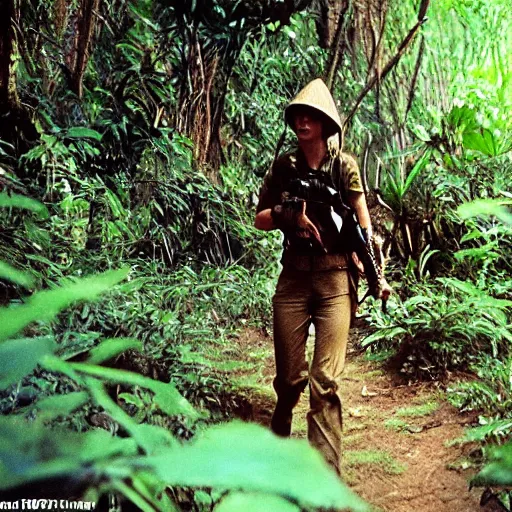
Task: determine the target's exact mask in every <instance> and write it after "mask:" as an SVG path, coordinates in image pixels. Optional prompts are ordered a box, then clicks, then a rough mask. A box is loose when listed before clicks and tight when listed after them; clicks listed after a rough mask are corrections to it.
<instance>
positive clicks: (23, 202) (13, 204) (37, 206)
mask: <svg viewBox="0 0 512 512" xmlns="http://www.w3.org/2000/svg"><path fill="white" fill-rule="evenodd" d="M0 208H19V209H22V210H30V211H32V212H34V213H38V214H39V216H40V217H41V218H42V219H46V218H47V217H48V210H47V209H46V206H45V205H44V204H42V203H40V202H39V201H36V200H35V199H31V198H30V197H25V196H22V195H19V194H7V193H6V192H0Z"/></svg>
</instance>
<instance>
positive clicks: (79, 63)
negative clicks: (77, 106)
mask: <svg viewBox="0 0 512 512" xmlns="http://www.w3.org/2000/svg"><path fill="white" fill-rule="evenodd" d="M98 4H99V0H81V3H80V13H79V17H78V23H77V25H78V27H77V29H78V30H77V34H76V45H75V48H74V56H73V57H74V62H73V67H72V74H71V84H70V86H71V90H72V91H73V92H74V93H75V94H76V95H77V96H78V97H79V98H82V95H83V77H84V73H85V68H86V66H87V61H88V60H89V47H90V45H91V36H92V33H93V29H94V20H95V15H94V11H97V9H98Z"/></svg>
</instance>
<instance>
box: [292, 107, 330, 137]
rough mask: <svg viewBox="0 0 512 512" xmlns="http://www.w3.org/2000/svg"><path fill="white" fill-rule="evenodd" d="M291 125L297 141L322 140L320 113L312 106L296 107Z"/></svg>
mask: <svg viewBox="0 0 512 512" xmlns="http://www.w3.org/2000/svg"><path fill="white" fill-rule="evenodd" d="M293 127H294V128H295V133H296V135H297V139H299V142H315V141H317V140H318V141H320V140H323V137H322V114H321V113H319V112H317V111H316V110H315V109H313V108H307V107H304V108H298V109H297V111H296V112H295V113H294V117H293Z"/></svg>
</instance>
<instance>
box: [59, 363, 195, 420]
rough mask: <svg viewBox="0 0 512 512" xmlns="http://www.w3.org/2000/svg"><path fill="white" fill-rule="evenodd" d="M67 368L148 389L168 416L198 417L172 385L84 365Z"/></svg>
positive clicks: (100, 367)
mask: <svg viewBox="0 0 512 512" xmlns="http://www.w3.org/2000/svg"><path fill="white" fill-rule="evenodd" d="M69 368H71V369H72V370H74V371H76V372H78V373H83V374H85V375H89V376H91V377H96V378H99V379H102V380H105V381H109V382H115V383H116V384H128V385H131V386H140V387H143V388H145V389H149V390H151V391H153V393H154V394H155V396H154V398H153V399H154V401H155V403H156V404H157V405H158V407H159V408H160V410H161V411H162V412H164V413H165V414H168V415H169V416H176V415H178V414H183V415H184V416H187V417H189V418H191V419H193V418H197V417H198V416H199V414H198V412H197V411H196V410H195V409H194V408H193V407H192V405H191V404H190V402H188V401H187V400H186V399H185V398H183V396H181V394H180V393H179V392H178V390H177V389H176V387H175V386H174V385H173V384H170V383H165V382H160V381H157V380H153V379H150V378H148V377H144V376H143V375H139V374H138V373H132V372H127V371H125V370H118V369H115V368H104V367H103V366H94V365H91V364H86V363H70V364H69Z"/></svg>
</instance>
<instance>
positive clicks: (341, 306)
mask: <svg viewBox="0 0 512 512" xmlns="http://www.w3.org/2000/svg"><path fill="white" fill-rule="evenodd" d="M315 274H316V276H315V280H314V294H315V296H314V301H313V304H314V306H313V310H312V315H313V323H314V324H315V351H314V355H313V362H312V365H311V372H310V389H311V396H310V411H309V413H308V439H309V441H310V443H311V444H312V445H313V446H315V447H316V448H317V449H318V450H320V452H321V453H322V454H323V456H324V457H325V459H326V460H327V462H328V463H329V464H330V465H331V466H332V467H333V468H334V469H335V470H336V471H337V472H338V474H339V473H340V463H341V429H342V400H341V393H340V391H341V390H340V381H341V373H342V371H343V367H344V365H345V354H346V350H347V340H348V331H349V326H350V314H351V299H350V295H349V284H348V275H347V272H346V271H344V270H334V271H331V270H329V271H323V272H316V273H315Z"/></svg>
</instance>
